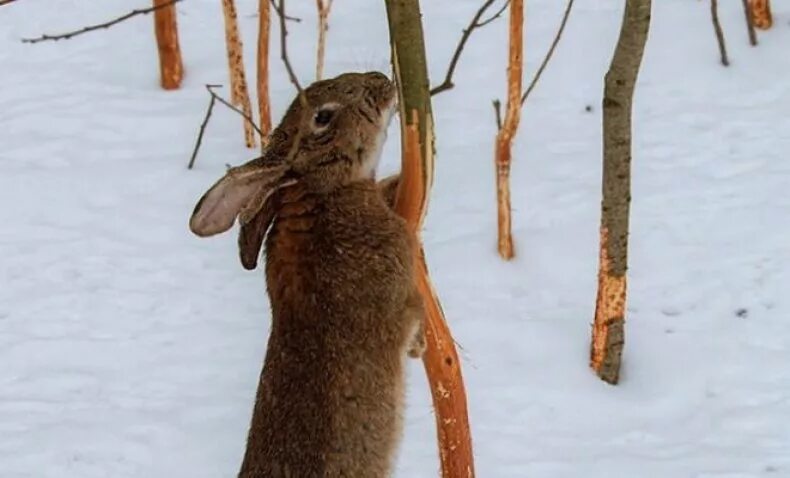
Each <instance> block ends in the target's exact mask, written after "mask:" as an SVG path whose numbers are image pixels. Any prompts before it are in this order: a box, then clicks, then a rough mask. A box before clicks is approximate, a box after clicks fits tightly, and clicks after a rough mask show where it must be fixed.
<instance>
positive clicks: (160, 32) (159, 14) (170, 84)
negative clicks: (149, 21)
mask: <svg viewBox="0 0 790 478" xmlns="http://www.w3.org/2000/svg"><path fill="white" fill-rule="evenodd" d="M167 1H168V0H154V7H156V6H158V5H161V4H163V3H167ZM154 32H155V34H156V47H157V50H158V51H159V80H160V83H161V85H162V88H164V89H166V90H175V89H178V87H179V86H181V79H182V78H183V76H184V64H183V62H182V60H181V47H180V46H179V44H178V22H177V21H176V6H175V4H173V5H170V6H167V7H162V8H158V9H156V10H154Z"/></svg>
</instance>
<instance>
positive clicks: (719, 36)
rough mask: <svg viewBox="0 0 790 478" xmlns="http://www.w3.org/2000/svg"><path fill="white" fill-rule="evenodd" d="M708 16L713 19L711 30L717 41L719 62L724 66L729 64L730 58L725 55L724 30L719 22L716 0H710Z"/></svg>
mask: <svg viewBox="0 0 790 478" xmlns="http://www.w3.org/2000/svg"><path fill="white" fill-rule="evenodd" d="M710 16H711V20H713V30H714V31H715V32H716V41H717V42H718V43H719V55H721V64H722V65H724V66H730V59H729V58H728V57H727V45H726V44H725V43H724V30H722V29H721V23H719V2H718V0H710Z"/></svg>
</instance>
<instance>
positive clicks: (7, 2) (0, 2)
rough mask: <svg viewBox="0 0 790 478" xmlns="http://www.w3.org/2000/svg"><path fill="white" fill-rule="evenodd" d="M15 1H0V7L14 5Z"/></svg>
mask: <svg viewBox="0 0 790 478" xmlns="http://www.w3.org/2000/svg"><path fill="white" fill-rule="evenodd" d="M14 2H16V0H0V7H2V6H5V5H8V4H9V3H14Z"/></svg>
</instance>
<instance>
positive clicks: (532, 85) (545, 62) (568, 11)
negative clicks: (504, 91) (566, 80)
mask: <svg viewBox="0 0 790 478" xmlns="http://www.w3.org/2000/svg"><path fill="white" fill-rule="evenodd" d="M573 1H574V0H568V5H567V6H566V7H565V13H563V15H562V21H561V22H560V27H559V28H558V29H557V35H556V36H555V37H554V41H553V42H552V43H551V47H549V51H548V52H546V57H545V58H543V63H541V64H540V67H539V68H538V71H536V72H535V77H534V78H532V81H531V82H530V83H529V86H528V87H527V91H525V92H524V94H523V95H522V96H521V105H522V106H523V105H524V102H525V101H527V97H528V96H529V94H530V93H532V90H534V89H535V85H537V84H538V80H540V76H541V75H542V74H543V70H545V69H546V65H548V64H549V60H551V56H552V55H554V50H555V49H556V48H557V45H558V44H559V43H560V38H561V37H562V32H563V31H565V25H567V23H568V17H569V16H570V14H571V9H572V8H573Z"/></svg>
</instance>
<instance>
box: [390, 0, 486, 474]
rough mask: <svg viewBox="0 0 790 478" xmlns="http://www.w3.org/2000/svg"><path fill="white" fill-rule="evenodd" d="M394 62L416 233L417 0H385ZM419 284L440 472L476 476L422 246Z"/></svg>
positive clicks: (426, 164)
mask: <svg viewBox="0 0 790 478" xmlns="http://www.w3.org/2000/svg"><path fill="white" fill-rule="evenodd" d="M385 3H386V6H387V17H388V20H389V27H390V43H391V45H392V66H393V69H394V72H395V81H396V82H397V84H398V89H399V100H400V101H399V105H400V118H401V138H402V148H403V157H402V166H401V180H400V181H399V185H398V190H397V194H396V200H395V203H396V204H395V210H396V211H397V212H398V213H399V214H401V215H402V216H403V217H404V218H405V219H406V221H407V223H408V224H409V226H410V227H411V228H412V229H413V231H414V233H415V234H416V235H417V236H419V231H420V229H421V228H422V222H423V218H424V216H425V212H426V210H427V208H428V197H429V192H430V187H431V184H432V183H433V164H434V132H433V116H432V113H431V98H430V92H429V89H428V88H429V86H428V85H429V82H428V68H427V61H426V57H425V44H424V37H423V30H422V20H421V17H420V4H419V0H386V2H385ZM416 272H417V277H416V281H417V286H418V288H419V290H420V293H421V295H422V297H423V300H424V302H425V309H426V345H427V347H426V350H425V354H424V356H423V362H424V365H425V371H426V373H427V375H428V382H429V384H430V387H431V395H432V397H433V405H434V409H435V411H436V427H437V434H438V441H439V455H440V461H441V467H442V476H443V477H445V478H451V477H453V478H456V477H465V478H473V477H474V459H473V455H472V438H471V433H470V429H469V417H468V412H467V404H466V391H465V389H464V382H463V376H462V374H461V363H460V362H459V360H458V353H457V351H456V349H455V342H454V341H453V337H452V334H451V333H450V330H449V328H448V326H447V322H446V321H445V318H444V313H443V312H442V308H441V306H440V304H439V300H438V298H437V296H436V292H435V290H434V289H433V286H432V285H431V281H430V277H429V275H428V268H427V266H426V263H425V257H424V253H423V251H422V249H421V250H420V254H419V255H418V258H417V268H416Z"/></svg>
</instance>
